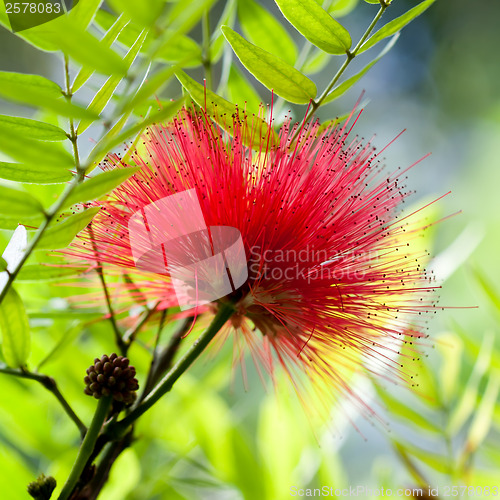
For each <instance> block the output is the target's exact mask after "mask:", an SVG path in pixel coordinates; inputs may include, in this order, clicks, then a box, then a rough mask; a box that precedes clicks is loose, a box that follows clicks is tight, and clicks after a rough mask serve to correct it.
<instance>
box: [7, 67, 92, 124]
mask: <svg viewBox="0 0 500 500" xmlns="http://www.w3.org/2000/svg"><path fill="white" fill-rule="evenodd" d="M0 96H2V97H4V98H5V99H8V100H11V101H16V102H21V103H24V104H29V105H31V106H35V107H40V108H43V109H47V110H49V111H53V112H55V113H57V114H60V115H63V116H71V117H75V118H91V119H92V118H97V116H96V115H94V114H93V113H91V112H89V111H87V110H86V109H84V108H82V107H80V106H76V105H74V104H70V103H69V102H68V101H66V100H65V99H64V98H63V95H62V91H61V88H60V87H59V85H57V84H56V83H54V82H52V81H50V80H48V79H47V78H44V77H43V76H39V75H26V74H24V73H12V72H9V71H0Z"/></svg>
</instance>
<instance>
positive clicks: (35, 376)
mask: <svg viewBox="0 0 500 500" xmlns="http://www.w3.org/2000/svg"><path fill="white" fill-rule="evenodd" d="M0 373H5V374H6V375H13V376H14V377H19V378H25V379H30V380H36V381H37V382H39V383H40V384H42V385H43V386H44V387H45V389H47V390H48V391H49V392H51V393H52V394H53V395H54V396H55V397H56V399H57V400H58V401H59V403H60V404H61V406H62V407H63V409H64V411H65V412H66V414H67V415H68V417H69V418H71V420H73V422H74V423H75V425H76V426H77V427H78V430H79V431H80V434H81V436H82V438H83V437H84V436H85V433H86V432H87V427H86V425H85V424H84V423H83V422H82V421H81V420H80V419H79V418H78V415H77V414H76V413H75V411H74V410H73V408H71V406H70V404H69V403H68V402H67V401H66V399H65V398H64V396H63V395H62V393H61V391H60V390H59V387H58V386H57V383H56V381H55V380H54V379H53V378H52V377H49V376H48V375H44V374H42V373H37V372H30V371H28V370H26V369H14V368H7V367H0Z"/></svg>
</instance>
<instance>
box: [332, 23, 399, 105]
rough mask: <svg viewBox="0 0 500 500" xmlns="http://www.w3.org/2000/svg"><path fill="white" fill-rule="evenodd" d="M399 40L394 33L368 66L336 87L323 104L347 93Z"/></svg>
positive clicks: (397, 35) (397, 34)
mask: <svg viewBox="0 0 500 500" xmlns="http://www.w3.org/2000/svg"><path fill="white" fill-rule="evenodd" d="M398 38H399V33H396V34H395V35H394V36H393V37H392V39H391V41H390V42H389V43H388V44H387V45H386V46H385V48H384V50H383V51H382V52H380V54H379V55H378V56H377V57H376V58H375V59H374V60H373V61H372V62H371V63H369V64H367V65H366V66H365V67H364V68H363V69H362V70H361V71H360V72H359V73H356V74H355V75H354V76H351V77H350V78H348V79H347V80H346V81H344V82H342V83H341V84H340V85H339V86H338V87H336V88H334V89H333V90H332V91H331V92H330V93H329V94H328V95H327V96H326V97H325V99H324V100H323V104H326V103H327V102H331V101H333V100H335V99H337V98H338V97H340V96H341V95H342V94H344V93H345V92H347V91H348V90H349V89H350V88H351V87H352V86H353V85H355V84H356V83H357V82H358V81H359V80H360V79H361V78H362V77H363V76H364V75H366V73H368V71H370V69H371V68H372V67H373V66H374V65H375V64H377V62H378V61H380V59H382V57H384V56H385V54H387V52H389V50H391V49H392V47H393V46H394V44H395V43H396V41H397V39H398Z"/></svg>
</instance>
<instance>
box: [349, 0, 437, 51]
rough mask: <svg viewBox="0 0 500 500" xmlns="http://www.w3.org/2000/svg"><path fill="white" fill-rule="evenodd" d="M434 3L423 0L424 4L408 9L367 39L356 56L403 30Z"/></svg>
mask: <svg viewBox="0 0 500 500" xmlns="http://www.w3.org/2000/svg"><path fill="white" fill-rule="evenodd" d="M435 1H436V0H425V1H424V2H421V3H419V4H418V5H417V6H416V7H413V9H410V10H409V11H408V12H406V13H405V14H403V15H402V16H399V17H397V18H396V19H394V20H392V21H390V22H388V23H387V24H386V25H385V26H383V27H382V28H380V29H379V30H378V31H377V32H376V33H374V34H373V35H372V36H371V37H370V38H368V40H367V41H366V42H365V43H364V44H363V45H362V46H361V48H360V49H359V51H358V54H361V53H362V52H364V51H365V50H368V49H369V48H371V47H373V46H374V45H375V44H377V43H378V42H380V41H381V40H383V39H384V38H387V37H389V36H392V35H394V34H395V33H397V32H398V31H400V30H401V29H403V28H404V27H405V26H406V25H407V24H408V23H410V22H411V21H412V20H413V19H415V18H416V17H417V16H419V15H420V14H422V13H423V12H424V11H425V10H427V9H428V8H429V7H430V6H431V5H432V4H433V3H434V2H435Z"/></svg>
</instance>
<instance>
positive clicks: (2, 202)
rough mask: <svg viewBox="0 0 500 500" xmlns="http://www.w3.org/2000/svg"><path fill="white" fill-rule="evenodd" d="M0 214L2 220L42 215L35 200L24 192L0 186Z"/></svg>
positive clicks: (40, 207)
mask: <svg viewBox="0 0 500 500" xmlns="http://www.w3.org/2000/svg"><path fill="white" fill-rule="evenodd" d="M0 214H1V217H2V218H9V219H17V218H18V217H19V216H28V217H36V216H39V215H41V214H43V207H42V205H41V203H40V202H39V201H38V200H37V199H36V198H34V197H33V196H31V195H30V194H28V193H25V192H24V191H20V190H19V189H14V188H11V187H7V186H0Z"/></svg>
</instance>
